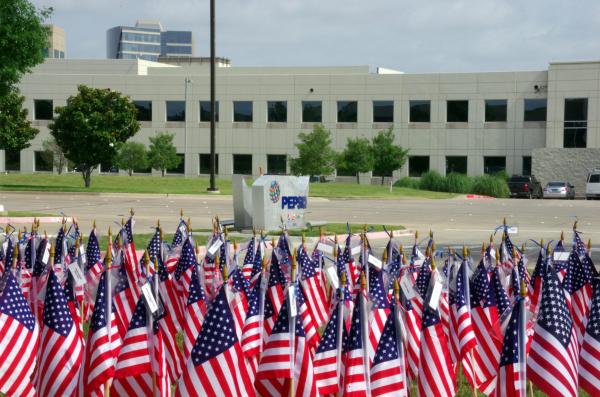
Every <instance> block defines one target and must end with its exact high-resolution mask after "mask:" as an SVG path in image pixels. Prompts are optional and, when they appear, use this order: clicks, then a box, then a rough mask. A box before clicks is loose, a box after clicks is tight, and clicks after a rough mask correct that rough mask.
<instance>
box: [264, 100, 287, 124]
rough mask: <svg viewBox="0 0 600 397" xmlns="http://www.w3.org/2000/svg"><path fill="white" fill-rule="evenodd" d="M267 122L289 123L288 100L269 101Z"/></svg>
mask: <svg viewBox="0 0 600 397" xmlns="http://www.w3.org/2000/svg"><path fill="white" fill-rule="evenodd" d="M267 122H269V123H287V102H286V101H269V102H267Z"/></svg>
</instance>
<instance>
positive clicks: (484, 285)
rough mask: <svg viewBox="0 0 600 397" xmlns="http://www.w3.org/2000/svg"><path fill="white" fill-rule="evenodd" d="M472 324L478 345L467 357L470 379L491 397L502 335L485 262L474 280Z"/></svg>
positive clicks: (472, 283)
mask: <svg viewBox="0 0 600 397" xmlns="http://www.w3.org/2000/svg"><path fill="white" fill-rule="evenodd" d="M470 292H471V321H472V323H473V330H474V331H475V339H476V341H477V345H476V346H475V349H474V350H473V354H472V356H467V358H466V361H467V364H466V367H467V368H471V369H472V374H473V375H472V376H469V372H466V375H467V378H468V379H469V378H471V379H470V381H471V382H472V384H474V385H475V386H476V387H477V388H478V389H479V390H480V391H481V392H483V393H484V394H487V395H489V394H490V393H491V392H492V391H493V390H494V388H495V382H496V375H497V373H498V364H499V362H500V350H501V349H502V335H501V331H500V323H499V321H498V319H499V317H498V308H497V306H496V301H495V299H494V294H493V293H492V288H491V286H490V281H489V275H488V272H487V270H486V267H485V264H484V261H483V260H482V261H481V262H480V263H479V265H478V266H477V269H476V271H475V274H474V275H473V277H472V279H471V286H470Z"/></svg>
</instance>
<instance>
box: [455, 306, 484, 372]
mask: <svg viewBox="0 0 600 397" xmlns="http://www.w3.org/2000/svg"><path fill="white" fill-rule="evenodd" d="M456 306H457V305H452V307H451V311H450V348H451V349H450V352H451V353H452V361H453V362H459V361H460V360H461V359H462V358H464V357H466V355H467V354H468V353H469V352H470V351H471V350H472V349H473V348H474V347H475V345H476V344H477V342H476V340H475V331H474V330H473V324H472V323H471V312H470V310H469V308H468V306H467V305H464V306H461V307H460V308H457V307H456Z"/></svg>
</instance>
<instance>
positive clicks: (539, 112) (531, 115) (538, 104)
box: [523, 98, 548, 121]
mask: <svg viewBox="0 0 600 397" xmlns="http://www.w3.org/2000/svg"><path fill="white" fill-rule="evenodd" d="M547 102H548V101H547V100H546V98H542V99H538V98H536V99H525V101H523V108H524V109H523V121H546V112H547V108H548V104H547Z"/></svg>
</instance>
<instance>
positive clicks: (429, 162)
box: [0, 59, 600, 191]
mask: <svg viewBox="0 0 600 397" xmlns="http://www.w3.org/2000/svg"><path fill="white" fill-rule="evenodd" d="M78 84H86V85H89V86H92V87H99V88H100V87H101V88H106V87H108V88H111V89H113V90H116V91H120V92H122V93H124V94H125V95H128V96H130V97H131V99H132V100H133V101H135V103H136V105H138V107H139V108H140V115H141V130H140V132H139V133H138V134H137V135H136V136H135V138H134V139H135V140H136V141H139V142H142V143H145V144H148V138H149V137H150V136H152V135H154V134H156V133H157V132H160V131H169V132H172V133H174V134H175V145H176V146H177V150H178V152H179V153H180V154H181V155H182V156H183V157H185V162H184V166H183V167H181V168H180V169H178V170H172V172H171V173H184V174H185V175H187V176H195V175H201V174H205V173H208V168H207V167H208V157H207V156H208V153H209V116H208V115H209V113H208V112H210V102H209V100H210V91H209V67H208V65H207V64H206V63H189V64H186V63H178V64H177V65H172V64H166V63H157V62H148V61H144V60H139V59H138V60H48V61H47V62H45V63H44V64H42V65H39V66H38V67H36V68H35V69H34V70H33V72H32V73H31V74H28V75H26V76H25V77H24V78H23V80H22V82H21V84H20V89H21V92H22V93H23V95H25V97H26V102H25V106H26V107H27V108H28V109H29V115H30V117H31V118H32V121H33V123H34V125H35V126H36V127H37V128H39V129H40V134H39V135H38V136H37V137H36V139H35V140H34V141H33V143H32V146H31V147H30V148H28V149H26V150H24V151H22V152H21V153H20V154H19V153H6V154H5V153H2V154H0V171H3V170H19V171H21V172H33V171H36V170H37V168H39V167H37V168H36V159H37V158H39V154H37V153H38V152H39V151H41V143H42V141H43V140H44V139H46V138H47V137H48V135H49V134H48V128H47V125H48V123H49V120H47V119H51V117H50V116H51V114H47V113H45V114H44V118H46V119H44V118H41V119H40V117H39V115H38V114H37V113H36V106H37V105H38V104H39V103H41V102H40V101H46V104H47V103H48V101H50V102H51V108H52V109H54V108H55V107H57V106H63V105H65V104H66V100H67V98H68V97H69V96H70V95H73V94H74V93H75V92H76V88H77V85H78ZM217 100H218V108H217V111H218V123H217V142H216V152H217V155H218V174H219V175H220V176H224V177H227V176H230V175H232V174H233V173H245V174H253V175H258V174H259V173H260V172H261V171H263V172H270V173H284V172H287V171H289V161H288V159H289V158H290V157H293V156H296V155H297V150H296V147H295V143H297V136H298V133H299V132H301V131H310V130H311V129H312V128H313V126H314V124H316V123H320V124H323V125H324V126H325V128H327V129H329V130H330V131H331V133H332V138H333V147H334V149H335V150H338V151H341V150H343V148H344V147H345V145H346V142H347V139H348V138H354V137H359V136H364V137H367V138H371V137H373V136H374V135H375V134H376V133H377V132H378V131H380V130H383V129H386V128H390V127H392V128H393V130H394V133H395V136H396V143H398V144H400V145H402V146H403V147H405V148H408V149H410V159H409V161H408V162H407V165H406V166H405V167H404V168H403V169H402V170H399V171H398V172H396V173H395V175H394V179H396V178H399V177H401V176H405V175H410V176H418V175H420V173H422V172H424V171H427V170H430V169H431V170H437V171H439V172H440V173H442V174H445V173H447V172H452V171H455V172H465V173H467V174H469V175H481V174H484V173H493V172H497V171H500V170H505V171H506V172H507V173H508V174H528V173H531V171H532V168H533V169H535V168H536V167H535V166H532V164H533V163H534V162H535V159H533V160H532V155H533V153H534V152H536V151H537V152H540V150H541V151H543V150H544V149H552V150H554V149H563V148H592V149H593V148H600V62H560V63H559V62H557V63H551V64H550V65H549V67H548V70H540V71H524V72H485V73H432V74H412V73H411V74H408V73H407V74H404V73H398V72H394V71H390V70H387V69H379V70H377V71H376V72H370V71H369V68H368V67H366V66H359V67H288V68H283V67H220V68H217ZM184 142H187V146H186V145H185V144H184ZM553 153H554V152H553ZM556 153H558V154H553V156H556V155H558V156H560V153H563V155H564V156H569V155H570V153H573V152H572V151H571V152H570V151H568V150H564V151H560V150H559V151H558V152H556ZM587 158H589V159H590V160H589V161H588V162H589V163H590V164H587V163H586V164H585V165H578V167H581V166H586V167H588V168H594V167H600V159H597V163H594V158H593V156H587ZM17 160H18V161H17ZM17 162H18V164H16V163H17ZM38 162H39V161H38ZM554 166H556V165H554ZM340 174H344V173H343V170H340V172H339V173H338V175H340ZM571 183H575V184H576V186H577V184H578V183H579V181H571ZM580 191H581V190H580Z"/></svg>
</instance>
